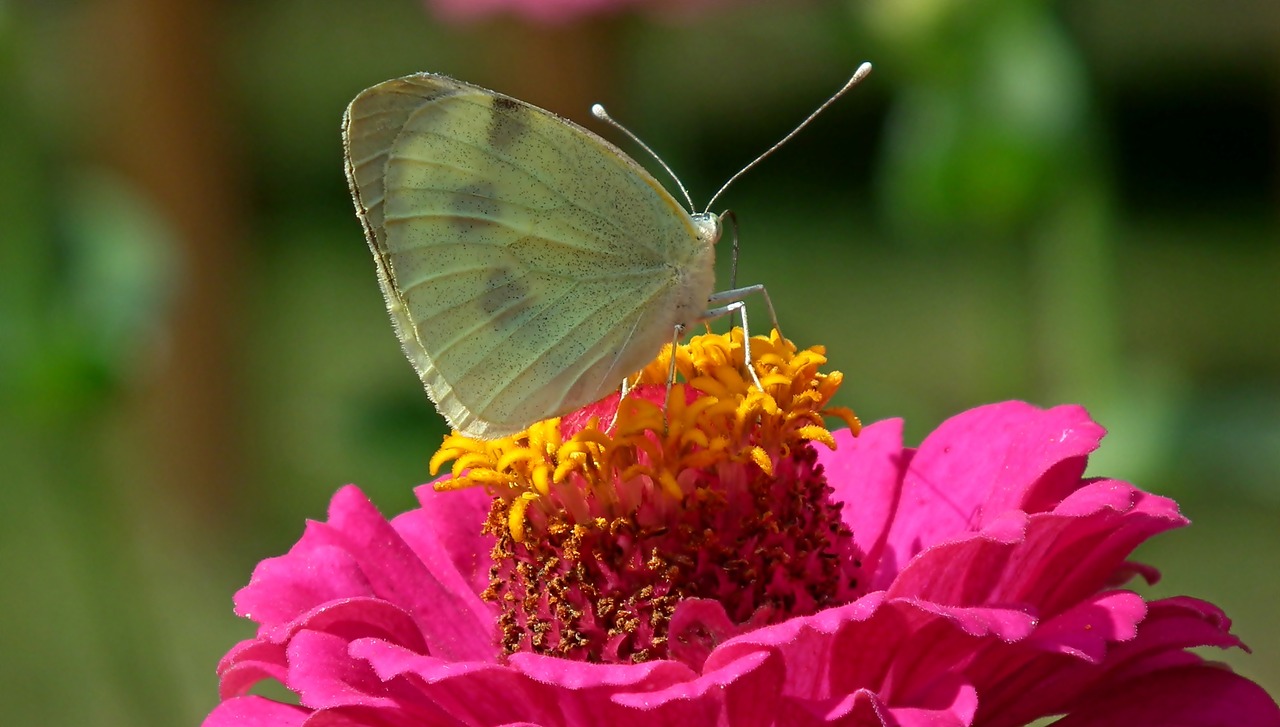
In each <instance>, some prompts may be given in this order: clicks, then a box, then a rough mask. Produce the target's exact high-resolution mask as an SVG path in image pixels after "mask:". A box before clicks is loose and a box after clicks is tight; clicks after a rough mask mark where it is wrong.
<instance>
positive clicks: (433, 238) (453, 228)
mask: <svg viewBox="0 0 1280 727" xmlns="http://www.w3.org/2000/svg"><path fill="white" fill-rule="evenodd" d="M869 71H870V66H869V65H868V64H863V66H862V67H860V68H859V69H858V72H857V73H855V74H854V76H853V77H852V78H851V79H850V80H849V82H848V83H847V84H846V85H845V87H844V88H842V89H841V91H840V92H838V93H837V94H836V95H834V96H832V98H831V99H829V100H828V101H827V103H825V104H823V105H822V107H820V108H819V109H818V110H817V111H815V112H814V113H813V114H812V115H810V117H809V119H812V118H813V116H816V115H817V113H818V112H820V111H821V110H822V109H823V108H825V107H826V106H827V105H829V104H830V103H831V102H832V101H834V100H835V99H836V98H837V97H839V95H841V94H842V93H844V91H846V90H848V88H850V87H852V86H853V85H854V84H855V83H856V82H857V81H859V80H861V78H862V77H864V76H865V75H866V74H867V73H868V72H869ZM595 113H596V115H597V116H599V117H601V118H603V119H606V120H608V118H607V116H606V115H605V114H604V111H603V109H602V108H600V107H598V106H597V107H596V109H595ZM809 119H806V120H805V122H804V123H802V124H801V125H800V127H797V129H796V130H795V131H793V132H792V134H789V135H788V136H787V137H786V138H784V139H783V140H782V141H781V142H779V143H778V144H777V145H775V146H774V147H773V148H771V149H770V152H771V151H772V150H773V149H776V148H777V146H780V145H781V144H782V143H784V142H785V141H786V140H787V139H790V138H791V135H793V134H795V133H796V131H799V129H800V128H802V127H803V126H804V125H805V124H807V123H808V121H809ZM624 131H625V130H624ZM342 133H343V141H344V147H345V151H346V169H347V179H348V181H349V183H350V185H351V192H352V196H353V198H354V200H355V206H356V211H357V213H358V215H359V217H360V220H361V222H362V223H363V224H364V228H365V234H366V236H367V237H368V241H369V247H370V249H371V250H372V251H373V255H374V259H375V260H376V262H377V266H378V279H379V282H380V283H381V286H382V292H383V295H384V296H385V297H386V301H387V309H388V311H389V312H390V314H391V320H392V323H393V324H394V326H395V330H396V335H397V336H398V337H399V338H400V343H401V345H402V346H403V348H404V351H405V354H406V355H407V356H408V358H409V361H410V362H411V363H412V364H413V367H414V369H416V370H417V372H418V375H419V376H420V377H421V379H422V382H423V384H424V385H425V386H426V390H427V395H428V396H430V397H431V400H432V401H433V402H434V403H435V405H436V408H437V409H438V410H439V411H440V413H441V414H442V415H443V416H444V417H445V419H446V420H448V422H449V424H450V425H451V426H452V427H453V428H454V429H456V430H458V431H459V432H461V433H463V434H466V435H469V436H472V437H476V438H481V439H492V438H495V437H500V436H504V435H508V434H512V433H515V432H518V431H520V430H522V429H524V428H526V427H527V426H528V425H530V424H532V423H533V422H536V421H539V420H541V419H546V418H549V417H553V416H558V415H561V414H564V413H566V412H569V411H572V410H574V409H577V408H580V407H582V406H584V405H586V404H589V403H591V402H594V401H596V400H598V399H601V398H603V397H604V396H606V395H608V394H609V393H611V392H612V391H613V390H614V389H616V388H617V386H618V383H619V382H620V381H621V380H622V379H623V378H624V377H626V376H628V375H630V374H632V373H634V372H636V371H638V370H639V369H640V368H642V367H643V366H645V365H646V364H647V363H648V362H649V361H651V360H652V359H653V358H654V357H655V356H656V355H657V353H658V352H659V351H660V350H661V348H662V345H663V344H664V343H666V342H668V341H670V340H672V338H673V333H674V334H675V335H678V332H679V331H683V330H685V329H687V328H689V327H690V326H692V325H693V324H695V323H698V322H701V321H704V320H708V319H709V318H713V317H716V316H718V315H724V314H725V313H727V312H731V311H733V310H738V309H740V308H741V306H742V304H741V302H740V300H741V298H742V297H743V296H744V295H746V294H749V293H752V292H763V287H762V286H751V287H748V288H741V289H738V290H731V291H725V292H722V293H715V292H714V289H715V271H714V262H715V252H714V247H713V246H714V244H715V243H716V241H717V240H719V238H720V235H721V230H722V219H723V217H724V216H723V215H714V214H711V213H709V212H697V213H691V212H689V211H686V209H685V208H684V207H683V206H681V205H680V203H679V202H677V201H676V200H675V198H673V197H672V196H671V194H670V193H668V192H667V191H666V190H665V189H664V188H663V187H662V186H661V185H660V184H658V182H657V181H656V180H655V179H654V178H653V176H652V175H650V174H649V173H648V172H647V171H645V169H644V168H642V167H641V166H640V165H639V164H637V163H636V162H635V161H633V160H632V159H631V158H630V157H629V156H627V155H626V154H625V153H623V152H622V151H621V150H620V149H618V148H617V147H615V146H614V145H613V144H610V143H609V142H607V141H605V140H604V139H602V138H600V137H599V136H597V135H595V134H593V133H592V132H590V131H587V130H586V129H584V128H582V127H580V126H578V125H577V124H574V123H573V122H571V121H567V120H565V119H562V118H560V117H559V116H556V115H555V114H552V113H551V112H549V111H544V110H543V109H540V108H537V107H536V106H532V105H530V104H527V103H525V102H523V101H519V100H517V99H514V98H511V97H509V96H504V95H502V94H500V93H495V92H493V91H488V90H485V89H483V88H479V87H477V86H473V85H471V84H468V83H463V82H461V81H456V80H454V79H451V78H448V77H445V76H440V75H435V74H430V73H420V74H416V75H412V76H405V77H404V78H398V79H395V80H391V81H386V82H384V83H380V84H378V85H376V86H374V87H372V88H369V89H367V90H365V91H363V92H361V93H360V94H359V95H358V96H356V98H355V99H354V100H353V101H352V102H351V104H350V105H349V106H348V107H347V111H346V114H345V115H344V117H343V124H342ZM768 153H769V152H766V154H765V155H762V156H761V157H760V158H761V159H762V158H763V157H764V156H766V155H767V154H768ZM758 161H759V159H757V160H756V162H758ZM756 162H752V164H751V165H748V167H747V168H750V167H751V166H754V164H755V163H756ZM664 166H665V165H664ZM668 171H669V170H668ZM743 171H746V168H744V170H743ZM741 173H742V172H739V174H741ZM737 176H738V175H734V177H733V179H730V180H729V181H730V183H731V182H733V180H734V179H736V178H737ZM725 187H728V184H726V185H725ZM681 191H683V187H681ZM721 191H722V192H723V191H724V188H721ZM718 195H719V193H717V196H718ZM685 196H686V198H687V197H688V195H687V193H686V195H685ZM713 202H714V198H713ZM690 206H691V207H692V205H690ZM766 301H767V297H766ZM716 306H719V307H716ZM770 308H772V305H771V304H770ZM744 320H745V318H744Z"/></svg>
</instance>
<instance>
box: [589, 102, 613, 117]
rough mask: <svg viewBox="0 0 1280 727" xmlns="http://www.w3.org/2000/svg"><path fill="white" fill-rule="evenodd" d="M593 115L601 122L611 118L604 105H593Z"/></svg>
mask: <svg viewBox="0 0 1280 727" xmlns="http://www.w3.org/2000/svg"><path fill="white" fill-rule="evenodd" d="M591 115H592V116H594V117H596V118H597V119H601V120H605V119H608V118H609V113H608V112H607V111H605V110H604V105H603V104H598V103H593V104H591Z"/></svg>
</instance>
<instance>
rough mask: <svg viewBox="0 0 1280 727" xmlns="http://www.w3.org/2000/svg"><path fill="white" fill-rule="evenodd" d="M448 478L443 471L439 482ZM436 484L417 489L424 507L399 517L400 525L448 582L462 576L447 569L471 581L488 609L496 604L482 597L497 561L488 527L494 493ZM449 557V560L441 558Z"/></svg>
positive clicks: (411, 543) (477, 604)
mask: <svg viewBox="0 0 1280 727" xmlns="http://www.w3.org/2000/svg"><path fill="white" fill-rule="evenodd" d="M447 479H448V477H442V478H440V480H437V482H439V481H442V480H447ZM435 484H436V482H432V483H430V484H427V485H422V486H421V487H418V488H417V489H415V490H414V494H416V495H417V496H418V502H419V503H420V504H421V507H419V508H418V509H416V510H410V511H409V512H407V513H405V514H403V515H400V516H399V517H397V518H396V519H395V523H396V530H397V531H398V532H400V534H401V536H402V537H404V539H405V542H407V543H408V544H409V547H411V548H413V550H414V552H415V553H417V554H418V557H419V558H421V559H422V561H423V562H424V563H426V564H427V567H428V568H430V569H431V572H432V573H435V574H436V575H437V577H439V578H440V580H441V581H442V582H446V581H447V582H448V583H449V584H450V587H454V584H455V583H456V581H455V580H454V578H453V577H452V575H446V574H448V573H449V572H450V571H452V572H453V573H456V574H457V576H458V577H459V578H460V579H461V582H463V583H466V584H467V588H468V590H470V591H471V592H472V593H474V594H476V596H477V598H476V601H475V602H474V603H473V604H472V608H475V609H481V610H483V609H488V608H490V606H489V605H488V604H484V603H483V602H482V601H480V600H479V594H480V593H481V592H482V591H484V589H486V588H488V587H489V567H490V566H491V565H492V564H493V560H492V558H491V557H490V555H489V554H490V551H492V550H493V543H494V538H493V536H492V535H486V534H485V533H484V532H482V528H483V526H484V523H485V520H486V519H488V517H489V506H490V505H491V504H492V502H493V498H491V497H490V496H489V495H488V494H487V493H485V492H484V490H482V489H480V488H478V487H469V488H466V489H463V490H450V491H446V492H437V491H436V489H435ZM444 559H447V562H440V561H441V560H444ZM494 617H495V618H496V615H495V616H494Z"/></svg>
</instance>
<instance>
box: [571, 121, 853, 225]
mask: <svg viewBox="0 0 1280 727" xmlns="http://www.w3.org/2000/svg"><path fill="white" fill-rule="evenodd" d="M828 103H830V102H828ZM591 115H592V116H594V117H596V118H597V119H600V120H601V121H603V122H605V123H606V124H609V125H610V126H612V127H613V128H615V129H617V130H618V131H621V132H622V133H624V134H626V135H627V136H628V137H630V138H631V140H632V141H634V142H635V143H637V144H639V145H640V148H641V149H644V150H645V151H647V152H649V156H651V157H653V158H654V159H656V160H658V164H661V165H662V168H663V169H665V170H666V171H667V174H668V175H669V176H670V177H671V178H672V179H674V180H675V182H676V186H677V187H679V188H680V194H683V195H684V201H685V202H687V203H688V204H689V213H690V214H693V213H694V212H695V209H694V207H693V198H692V197H690V196H689V190H687V189H685V188H684V184H682V183H681V182H680V178H679V177H677V176H676V173H675V172H673V171H671V167H669V166H667V163H666V162H664V161H662V157H660V156H658V153H657V152H655V151H654V150H652V149H650V148H649V145H648V144H646V143H644V142H643V141H640V137H638V136H636V135H635V134H633V133H631V130H630V129H628V128H627V127H625V126H623V125H622V124H619V123H618V122H617V121H614V120H613V117H612V116H610V115H609V112H608V111H605V110H604V106H602V105H600V104H594V105H592V107H591Z"/></svg>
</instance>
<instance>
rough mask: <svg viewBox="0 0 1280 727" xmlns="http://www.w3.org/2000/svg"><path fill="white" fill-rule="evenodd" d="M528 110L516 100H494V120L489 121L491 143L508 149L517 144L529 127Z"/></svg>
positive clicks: (502, 98)
mask: <svg viewBox="0 0 1280 727" xmlns="http://www.w3.org/2000/svg"><path fill="white" fill-rule="evenodd" d="M527 113H528V110H527V109H525V107H524V106H521V105H520V103H519V102H517V101H516V100H515V99H510V98H506V97H505V96H498V97H497V98H495V99H494V100H493V118H492V119H490V120H489V143H490V144H491V145H493V146H494V147H495V148H497V149H507V148H509V147H510V146H511V145H512V144H514V143H516V141H518V140H519V139H520V137H521V136H524V133H525V131H526V130H527V129H528V127H529V122H528V119H526V118H525V114H527Z"/></svg>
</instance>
